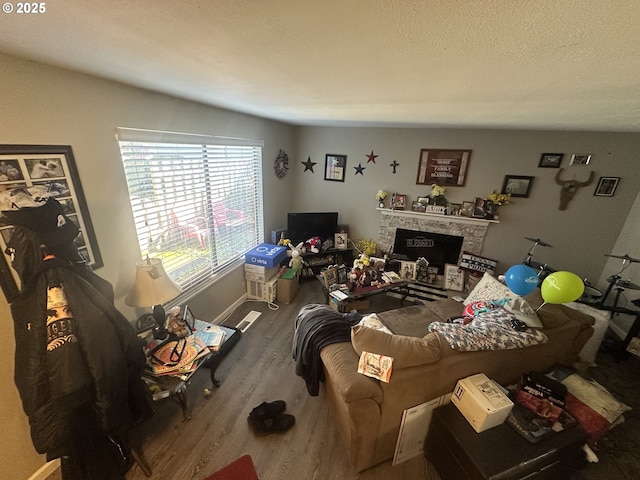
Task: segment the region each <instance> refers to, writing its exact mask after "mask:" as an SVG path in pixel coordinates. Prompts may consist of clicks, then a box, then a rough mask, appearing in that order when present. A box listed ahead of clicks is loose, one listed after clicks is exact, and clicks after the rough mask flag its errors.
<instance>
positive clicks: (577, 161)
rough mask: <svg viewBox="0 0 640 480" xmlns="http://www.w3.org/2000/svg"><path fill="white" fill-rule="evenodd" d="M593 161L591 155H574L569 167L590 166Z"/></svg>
mask: <svg viewBox="0 0 640 480" xmlns="http://www.w3.org/2000/svg"><path fill="white" fill-rule="evenodd" d="M590 161H591V154H590V153H574V154H573V155H571V161H570V162H569V165H589V162H590Z"/></svg>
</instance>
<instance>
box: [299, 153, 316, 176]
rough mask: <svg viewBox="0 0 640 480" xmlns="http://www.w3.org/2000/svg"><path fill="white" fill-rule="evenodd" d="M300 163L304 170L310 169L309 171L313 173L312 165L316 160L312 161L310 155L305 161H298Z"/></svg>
mask: <svg viewBox="0 0 640 480" xmlns="http://www.w3.org/2000/svg"><path fill="white" fill-rule="evenodd" d="M300 163H301V164H303V165H304V171H305V172H306V171H307V170H311V173H314V171H313V166H314V165H315V164H316V163H317V162H312V161H311V157H309V158H307V161H306V162H300Z"/></svg>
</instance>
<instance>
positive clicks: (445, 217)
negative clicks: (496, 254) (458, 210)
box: [376, 208, 500, 226]
mask: <svg viewBox="0 0 640 480" xmlns="http://www.w3.org/2000/svg"><path fill="white" fill-rule="evenodd" d="M376 210H378V211H379V212H380V213H381V214H382V215H394V216H401V217H419V218H422V217H429V218H431V219H433V220H435V221H446V222H455V223H469V224H479V225H487V226H488V225H489V224H491V223H500V221H499V220H485V219H484V218H472V217H461V216H458V215H442V214H439V213H424V212H414V211H413V210H391V209H390V208H376Z"/></svg>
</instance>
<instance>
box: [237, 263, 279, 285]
mask: <svg viewBox="0 0 640 480" xmlns="http://www.w3.org/2000/svg"><path fill="white" fill-rule="evenodd" d="M278 270H279V268H278V267H269V268H268V267H261V266H260V265H252V264H250V263H245V264H244V278H246V279H247V280H253V281H254V282H267V281H269V280H271V279H272V278H273V277H274V276H276V275H277V274H278Z"/></svg>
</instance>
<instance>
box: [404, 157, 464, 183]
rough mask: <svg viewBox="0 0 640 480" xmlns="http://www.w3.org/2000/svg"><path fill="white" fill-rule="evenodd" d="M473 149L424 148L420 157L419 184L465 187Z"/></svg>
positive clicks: (417, 181) (417, 179)
mask: <svg viewBox="0 0 640 480" xmlns="http://www.w3.org/2000/svg"><path fill="white" fill-rule="evenodd" d="M470 158H471V150H433V149H427V148H423V149H422V150H420V158H419V159H418V176H417V178H416V184H417V185H433V184H434V183H437V184H438V185H441V186H444V187H463V186H464V183H465V181H466V179H467V169H468V168H469V159H470Z"/></svg>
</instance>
